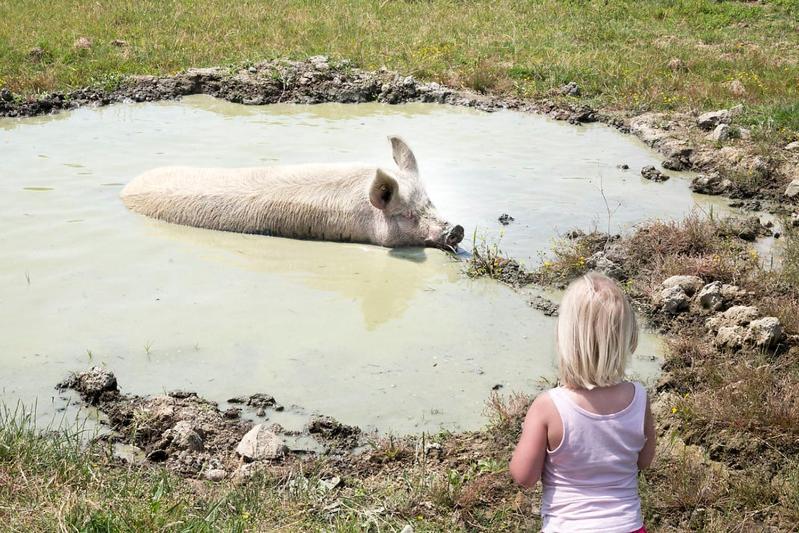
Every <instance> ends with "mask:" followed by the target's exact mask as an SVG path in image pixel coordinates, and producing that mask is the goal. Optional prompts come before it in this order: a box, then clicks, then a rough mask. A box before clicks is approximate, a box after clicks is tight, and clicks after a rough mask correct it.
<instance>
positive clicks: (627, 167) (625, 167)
mask: <svg viewBox="0 0 799 533" xmlns="http://www.w3.org/2000/svg"><path fill="white" fill-rule="evenodd" d="M616 168H618V169H620V170H630V165H628V164H627V163H622V164H621V165H617V166H616Z"/></svg>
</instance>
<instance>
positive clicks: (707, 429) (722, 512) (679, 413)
mask: <svg viewBox="0 0 799 533" xmlns="http://www.w3.org/2000/svg"><path fill="white" fill-rule="evenodd" d="M746 224H748V223H746V222H744V223H742V222H741V221H729V220H716V219H713V218H711V217H707V216H703V215H701V214H694V215H691V216H689V217H687V218H686V219H685V220H682V221H679V222H659V221H655V222H650V223H647V224H645V225H643V226H641V227H639V228H638V229H637V230H636V231H634V232H633V233H632V234H631V235H630V236H628V237H626V238H624V239H622V240H621V241H619V242H617V243H613V244H610V245H608V246H606V247H605V251H606V254H607V255H608V256H612V257H613V258H614V260H616V261H618V262H619V263H620V266H621V267H622V268H623V270H624V272H626V273H628V274H629V276H630V277H629V279H627V280H626V281H625V283H624V284H623V286H624V288H625V289H626V290H627V291H628V292H629V294H630V295H631V296H632V297H633V298H634V299H635V300H636V301H637V302H638V303H639V304H641V309H642V310H644V312H646V313H648V314H649V317H650V319H651V322H652V323H653V324H655V325H658V326H659V327H661V329H663V330H664V331H665V332H668V333H669V337H668V344H667V350H666V354H665V363H664V367H663V370H664V379H662V380H661V383H660V386H659V387H660V390H662V391H664V392H662V395H661V396H659V397H658V398H659V400H658V401H659V402H661V403H663V402H666V404H665V405H661V406H660V408H659V414H658V421H659V424H660V430H661V440H662V441H663V442H664V444H663V446H661V448H660V449H659V450H658V455H657V459H656V463H655V466H654V468H653V469H652V470H651V471H650V472H647V473H646V474H645V481H644V482H642V485H641V491H642V498H643V501H644V508H645V513H646V516H647V523H648V524H651V525H652V526H654V527H655V528H662V529H665V530H671V529H676V530H707V531H751V530H759V529H762V528H765V527H774V528H776V529H777V530H791V529H795V526H796V523H797V522H796V518H797V516H798V515H799V508H798V507H797V505H796V498H797V496H796V494H797V490H799V483H797V473H796V468H797V464H799V349H797V348H796V347H792V348H789V349H782V350H781V351H779V352H777V353H774V352H760V351H758V350H755V349H752V348H744V349H741V350H738V351H737V352H726V351H720V350H719V349H717V348H716V347H715V346H714V345H713V343H712V339H711V338H710V337H709V335H708V333H707V331H706V329H705V327H704V322H705V319H706V318H707V317H708V316H709V312H706V311H701V310H698V309H694V310H692V311H691V312H688V313H684V314H682V315H680V316H678V317H675V318H668V317H664V316H662V315H660V314H659V313H658V312H657V308H656V307H654V306H652V305H651V304H652V301H653V298H654V296H655V295H656V294H657V292H659V290H660V288H661V283H662V281H663V280H664V279H666V278H668V277H670V276H672V275H679V274H686V275H695V276H699V277H701V278H702V279H703V280H704V281H705V282H711V281H717V280H718V281H722V282H724V283H731V284H735V285H738V286H739V287H741V288H742V289H743V290H744V291H745V292H746V294H747V295H746V296H743V297H741V298H742V301H741V302H740V303H742V304H746V305H753V306H755V307H757V308H758V309H759V310H760V311H761V313H766V314H769V315H772V316H777V317H778V318H780V319H781V321H782V324H783V327H784V328H785V330H786V332H787V333H788V334H789V335H794V334H796V333H799V319H797V313H796V311H797V310H799V285H797V281H799V278H797V277H795V276H794V274H793V271H792V270H791V269H792V268H794V267H793V263H794V262H795V261H797V260H796V259H794V257H793V255H792V253H793V248H794V247H796V249H799V245H796V241H795V240H794V239H795V238H796V236H795V235H794V234H792V233H791V232H789V235H788V236H787V239H786V240H785V247H786V250H787V252H786V254H785V256H784V261H785V268H784V269H783V270H778V271H775V272H772V271H766V270H764V269H763V268H762V265H761V261H760V258H759V257H758V256H757V254H756V253H755V252H754V250H753V249H752V248H751V245H750V244H749V243H747V242H745V241H743V240H741V239H740V238H738V237H737V235H740V234H741V233H742V229H746V228H744V227H743V226H745V225H746ZM586 249H587V250H589V251H590V250H593V249H595V247H594V248H591V247H590V246H589V245H586V244H584V243H580V242H575V241H561V242H560V243H558V247H556V249H555V251H554V256H553V257H554V258H553V259H552V260H551V262H550V263H549V264H547V263H545V264H544V265H542V267H541V268H540V269H539V272H538V274H539V275H541V278H540V279H543V280H550V281H555V282H556V283H564V282H567V281H569V279H570V276H574V275H576V274H579V273H581V272H582V271H583V270H584V268H575V267H574V264H575V263H576V262H578V261H579V258H580V257H584V256H585V254H586V253H587V252H585V251H583V250H586ZM796 255H797V257H799V254H796ZM580 266H581V267H582V265H580ZM797 270H799V269H797ZM789 344H790V343H789ZM685 444H688V445H689V446H687V447H686V446H685Z"/></svg>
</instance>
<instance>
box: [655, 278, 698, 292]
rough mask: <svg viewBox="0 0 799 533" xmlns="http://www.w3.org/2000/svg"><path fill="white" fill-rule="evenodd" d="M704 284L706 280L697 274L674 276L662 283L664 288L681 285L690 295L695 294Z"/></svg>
mask: <svg viewBox="0 0 799 533" xmlns="http://www.w3.org/2000/svg"><path fill="white" fill-rule="evenodd" d="M704 285H705V282H704V281H702V278H699V277H697V276H672V277H670V278H668V279H666V280H665V281H664V282H663V283H662V286H663V288H666V289H668V288H671V287H679V288H681V289H682V290H683V291H684V292H685V294H687V295H688V296H693V295H694V293H695V292H696V291H698V290H699V289H701V288H702V287H703V286H704Z"/></svg>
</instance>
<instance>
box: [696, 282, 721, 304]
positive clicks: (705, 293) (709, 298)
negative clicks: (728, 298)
mask: <svg viewBox="0 0 799 533" xmlns="http://www.w3.org/2000/svg"><path fill="white" fill-rule="evenodd" d="M722 285H723V284H722V283H721V282H720V281H714V282H713V283H708V284H707V285H705V286H704V287H702V290H701V291H699V295H698V296H697V298H698V299H699V305H701V306H702V307H703V308H704V309H710V310H711V311H718V310H719V309H721V308H722V307H723V306H724V296H723V295H722V294H721V287H722Z"/></svg>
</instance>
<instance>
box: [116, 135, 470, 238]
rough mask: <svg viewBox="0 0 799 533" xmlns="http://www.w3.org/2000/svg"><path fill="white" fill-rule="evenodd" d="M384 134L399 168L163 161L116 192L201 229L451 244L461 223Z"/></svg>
mask: <svg viewBox="0 0 799 533" xmlns="http://www.w3.org/2000/svg"><path fill="white" fill-rule="evenodd" d="M389 140H390V141H391V146H392V149H393V151H394V162H395V163H396V164H397V167H398V168H397V169H391V170H389V169H383V168H379V167H376V166H369V165H364V164H351V163H347V164H311V165H286V166H271V167H255V168H192V167H162V168H156V169H154V170H150V171H148V172H145V173H144V174H141V175H140V176H138V177H136V178H134V179H133V180H132V181H131V182H130V183H128V184H127V185H126V186H125V188H124V189H122V193H121V196H122V200H123V202H124V203H125V205H126V206H127V207H128V208H130V209H131V210H133V211H136V212H137V213H141V214H143V215H147V216H150V217H153V218H157V219H160V220H164V221H166V222H172V223H175V224H184V225H187V226H196V227H198V228H209V229H216V230H223V231H235V232H240V233H260V234H264V235H276V236H280V237H290V238H295V239H317V240H328V241H344V242H362V243H370V244H378V245H381V246H388V247H399V246H431V247H436V248H442V249H447V250H454V249H455V247H456V246H457V244H458V243H459V242H461V240H462V239H463V227H461V226H454V227H453V226H451V225H450V224H448V223H447V222H445V221H444V220H442V219H441V218H440V217H439V215H438V213H437V212H436V208H435V207H434V206H433V203H432V202H431V201H430V199H429V198H428V197H427V192H426V191H425V188H424V185H423V184H422V182H421V180H420V179H419V170H418V167H417V165H416V158H415V157H414V155H413V152H411V149H410V148H409V147H408V145H407V144H405V142H404V141H403V140H402V139H400V138H399V137H389Z"/></svg>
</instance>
